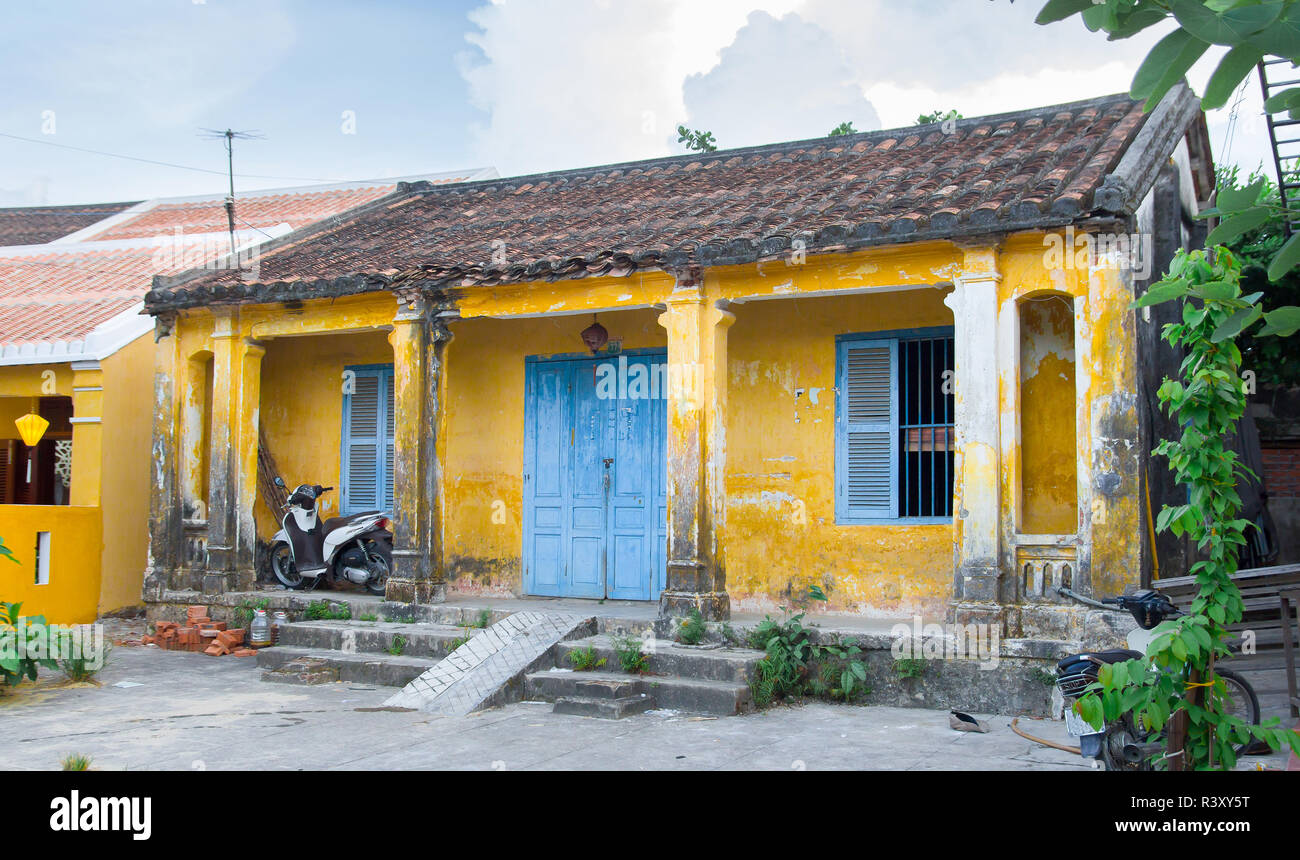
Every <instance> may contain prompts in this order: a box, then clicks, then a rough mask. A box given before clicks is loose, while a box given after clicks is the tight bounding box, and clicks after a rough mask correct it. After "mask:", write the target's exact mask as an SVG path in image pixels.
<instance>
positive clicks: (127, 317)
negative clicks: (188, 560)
mask: <svg viewBox="0 0 1300 860" xmlns="http://www.w3.org/2000/svg"><path fill="white" fill-rule="evenodd" d="M492 175H495V172H494V171H491V170H479V171H467V172H459V173H446V174H430V175H425V176H421V177H412V178H413V179H421V180H423V181H428V182H430V183H433V184H441V183H446V182H456V181H462V180H466V179H474V178H483V177H486V176H492ZM397 187H398V180H384V181H376V182H358V183H342V184H339V185H319V186H312V187H308V188H288V189H274V190H270V191H259V192H253V193H249V194H246V195H241V196H240V198H239V199H238V201H237V204H236V205H237V212H238V216H239V222H240V229H239V230H237V231H234V233H233V234H232V233H231V232H230V231H229V230H228V222H227V215H226V210H225V205H224V203H225V198H224V196H223V195H209V196H201V197H183V198H160V199H154V200H148V201H144V202H141V203H120V204H96V205H86V206H62V207H24V208H17V209H5V210H0V242H3V243H5V244H4V246H2V247H0V538H3V540H4V543H5V545H6V546H7V547H9V549H10V550H11V551H12V552H13V553H14V556H15V558H16V560H17V563H16V564H15V563H10V562H4V563H3V565H2V566H0V599H3V600H6V601H9V602H18V601H21V602H22V603H23V611H24V612H25V613H29V614H43V615H45V616H46V617H47V618H48V619H49V620H50V621H54V622H60V623H81V622H88V621H93V620H95V618H96V617H97V616H98V615H100V614H103V613H108V612H114V611H117V610H122V609H127V608H130V607H136V606H138V605H139V604H140V594H141V585H142V582H143V575H144V569H145V567H146V565H147V561H148V519H149V499H150V488H151V486H152V482H151V480H150V474H151V472H152V470H153V466H152V463H153V460H154V457H153V454H152V452H151V450H150V448H151V443H152V436H151V434H152V429H153V422H152V420H151V410H150V408H149V404H150V403H152V402H153V400H154V393H153V369H154V353H155V346H154V340H153V328H154V327H153V321H152V319H151V318H150V317H148V316H144V315H142V314H141V307H142V302H141V300H142V297H143V295H144V293H145V291H146V290H147V289H148V287H149V284H150V279H151V277H152V276H153V275H154V274H156V273H158V272H173V273H175V272H180V271H184V270H187V269H191V268H195V267H214V266H219V265H224V264H225V263H223V260H225V258H226V256H227V254H228V253H229V251H230V248H231V244H230V243H231V242H232V241H233V242H234V243H235V247H236V248H237V249H238V255H237V256H238V258H239V259H241V260H243V261H244V262H245V263H246V264H247V263H248V261H250V260H253V259H254V249H256V247H257V246H258V244H259V243H261V242H263V241H265V240H266V239H268V238H273V237H275V236H280V235H284V234H285V233H288V232H289V231H290V230H292V229H293V228H294V227H297V226H304V225H308V224H311V223H314V222H316V221H319V220H320V219H322V218H328V217H330V216H332V215H336V214H338V213H340V212H343V211H346V210H348V209H350V208H352V207H355V206H357V205H359V204H362V203H365V202H367V201H370V200H373V199H375V198H378V197H382V196H384V195H387V194H390V193H392V192H393V190H394V189H396V188H397ZM28 414H35V415H38V416H40V417H41V418H42V419H43V420H44V421H46V422H48V426H46V428H45V430H44V433H43V435H42V436H41V438H40V439H39V441H37V440H34V439H33V440H28V441H31V442H32V443H33V444H31V445H28V444H26V443H25V442H24V440H23V439H22V438H21V437H20V433H19V430H18V427H17V425H16V424H15V421H16V420H17V419H19V418H21V417H22V416H24V415H28Z"/></svg>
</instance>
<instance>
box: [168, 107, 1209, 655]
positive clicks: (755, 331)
mask: <svg viewBox="0 0 1300 860" xmlns="http://www.w3.org/2000/svg"><path fill="white" fill-rule="evenodd" d="M1212 187H1213V175H1212V168H1211V165H1210V162H1209V150H1208V145H1207V143H1206V136H1205V126H1204V120H1203V118H1202V115H1201V113H1200V110H1199V105H1198V103H1197V101H1196V100H1195V99H1194V98H1193V97H1192V95H1191V94H1190V93H1189V92H1188V91H1187V90H1186V89H1185V88H1180V89H1178V90H1177V91H1175V92H1173V93H1172V94H1171V95H1170V96H1169V97H1168V98H1167V99H1166V100H1165V101H1164V102H1163V103H1162V104H1161V105H1160V106H1159V107H1158V108H1157V109H1156V110H1154V111H1153V112H1151V113H1149V114H1144V113H1143V112H1142V108H1141V105H1138V104H1135V103H1133V102H1131V101H1130V100H1128V99H1127V98H1125V97H1122V96H1111V97H1105V98H1099V99H1095V100H1092V101H1087V102H1080V103H1074V104H1068V105H1060V106H1053V107H1047V108H1038V109H1034V110H1027V111H1023V112H1019V113H1014V114H1007V115H1002V116H992V117H979V118H974V119H967V120H962V121H960V122H957V123H956V125H955V127H944V126H940V125H932V126H922V127H917V128H908V129H897V130H889V131H880V132H870V133H865V134H857V135H850V136H845V137H835V138H824V139H817V140H810V141H802V142H796V143H787V144H777V145H772V146H762V147H755V148H750V149H740V150H732V151H723V152H714V153H707V154H692V155H684V156H678V157H673V158H664V159H656V160H651V161H643V162H633V163H626V164H617V165H610V166H605V167H597V168H590V169H582V170H571V171H563V172H557V173H549V174H542V175H535V176H523V177H513V178H506V179H494V180H489V181H485V182H473V183H465V184H462V185H457V186H448V187H445V188H436V187H431V186H427V185H421V184H413V185H411V186H409V187H403V188H401V189H399V190H398V191H396V192H395V193H393V194H391V195H388V196H386V197H383V198H381V199H378V200H375V201H374V202H372V203H370V204H367V205H365V206H362V207H359V208H358V209H355V210H353V211H351V212H349V213H347V214H346V215H345V216H344V217H341V218H339V219H336V220H334V221H332V222H330V223H329V224H322V225H319V226H317V227H316V228H313V229H310V230H306V231H298V232H295V233H292V234H289V235H287V236H285V237H283V238H280V239H277V240H275V241H273V242H270V243H268V244H267V245H265V246H264V247H263V248H262V253H261V254H260V255H259V260H258V265H259V272H258V274H257V276H256V277H250V276H246V275H245V276H241V274H240V273H238V272H230V271H226V272H193V273H187V274H183V275H179V276H176V277H162V278H158V279H155V284H154V288H153V289H152V290H151V291H150V292H149V294H148V295H147V297H146V302H145V305H146V310H147V311H148V312H149V313H151V314H153V315H154V316H155V319H156V335H155V336H156V340H157V349H156V354H155V360H156V370H155V377H154V378H155V384H154V394H155V400H154V416H153V421H154V459H155V462H154V464H153V466H154V468H153V471H152V477H153V481H154V484H153V509H152V513H151V516H150V521H151V524H152V533H151V557H150V568H149V573H148V577H147V580H146V585H145V593H146V598H147V599H148V600H151V601H160V602H166V600H167V599H168V594H169V593H171V594H175V593H176V592H177V591H178V590H186V589H189V590H195V589H202V590H205V591H208V592H223V591H237V590H243V589H246V588H248V587H249V586H250V585H251V584H252V583H253V581H254V579H255V577H256V575H257V570H256V568H257V546H258V542H259V540H260V541H265V540H267V539H268V538H269V537H270V536H271V535H272V534H273V533H274V531H275V529H276V528H277V525H276V514H275V513H273V512H272V510H271V508H270V507H269V506H268V505H266V504H263V503H260V502H259V492H258V481H259V470H258V464H259V456H260V457H262V458H263V461H264V462H269V461H273V462H274V463H275V464H276V466H277V468H278V470H279V472H280V474H282V475H283V476H284V478H285V480H286V481H287V482H288V483H289V485H290V486H293V485H295V484H298V483H308V484H323V485H327V486H328V485H333V486H336V487H337V488H338V489H337V492H336V493H334V494H331V495H329V496H327V498H331V499H336V500H337V501H336V502H335V506H334V507H332V508H329V509H326V511H325V513H326V514H327V515H334V514H337V513H339V512H342V513H349V512H353V511H358V510H364V509H367V508H375V507H379V508H383V509H385V510H388V511H390V512H391V514H392V521H393V531H394V570H393V573H392V575H391V577H390V579H389V581H388V585H387V599H388V600H390V601H395V602H401V603H428V602H437V601H440V600H443V599H445V597H446V595H447V592H448V589H455V590H458V591H461V592H469V593H481V594H498V595H504V594H511V595H517V596H537V597H571V598H584V597H585V598H593V599H606V598H608V599H628V600H645V601H658V602H659V606H660V610H661V613H662V614H664V615H679V614H682V613H684V612H687V611H689V610H691V609H699V610H700V611H701V612H702V613H703V614H704V615H705V616H706V617H709V618H725V617H727V616H728V615H729V613H730V611H731V610H732V609H733V608H738V609H740V608H743V609H759V610H761V609H767V608H770V607H772V606H775V605H776V604H778V603H781V602H784V601H786V600H787V599H788V598H789V596H790V595H791V594H798V593H802V592H804V591H805V590H806V589H807V588H808V587H809V586H811V585H817V586H820V587H821V588H822V589H823V590H824V591H825V592H826V593H827V595H828V596H829V604H828V605H829V607H830V608H832V609H836V610H840V611H846V612H855V613H860V614H863V615H882V616H885V615H898V614H906V613H911V612H920V613H926V614H942V613H948V614H950V615H951V616H953V617H955V618H957V619H958V620H962V621H966V620H995V621H997V622H998V623H1001V624H1004V625H1006V627H1007V628H1008V633H1009V634H1010V635H1021V636H1024V635H1044V636H1047V635H1050V636H1056V637H1060V638H1064V637H1065V636H1067V635H1071V634H1074V633H1077V629H1076V627H1077V624H1078V623H1079V620H1078V619H1079V613H1077V612H1074V611H1073V610H1072V608H1071V606H1070V605H1069V604H1068V603H1066V602H1065V601H1064V599H1063V598H1061V597H1059V596H1058V595H1057V594H1056V593H1055V591H1054V588H1055V587H1056V586H1059V585H1068V586H1070V587H1072V588H1073V589H1074V590H1076V591H1077V592H1080V593H1083V594H1085V595H1091V594H1105V593H1110V592H1113V591H1116V590H1118V589H1121V588H1123V587H1124V586H1125V585H1127V584H1130V583H1134V582H1137V581H1138V580H1139V578H1140V577H1141V576H1142V572H1143V569H1144V566H1145V565H1147V564H1148V558H1147V556H1148V555H1149V547H1148V544H1147V541H1148V523H1147V519H1146V516H1147V515H1146V502H1145V491H1146V484H1147V480H1146V477H1145V475H1146V471H1147V468H1148V462H1147V456H1146V454H1145V452H1146V451H1148V450H1149V449H1150V448H1151V447H1152V444H1151V442H1150V439H1149V435H1150V426H1149V419H1148V415H1147V408H1146V403H1147V401H1148V400H1150V398H1151V397H1152V394H1153V390H1154V389H1153V388H1151V387H1150V386H1149V384H1148V383H1147V381H1146V380H1145V379H1144V376H1143V374H1142V373H1141V372H1140V365H1142V364H1143V362H1146V361H1148V359H1149V356H1148V355H1147V354H1146V353H1147V351H1150V350H1151V349H1153V347H1152V346H1151V345H1152V344H1153V343H1154V340H1152V339H1151V338H1150V337H1149V336H1148V335H1147V334H1144V332H1147V331H1149V330H1150V329H1153V328H1154V327H1156V326H1157V325H1158V320H1154V319H1152V320H1149V319H1147V318H1145V317H1140V316H1138V315H1136V314H1135V313H1134V312H1133V311H1132V310H1130V309H1129V303H1130V302H1131V301H1132V300H1133V298H1134V295H1135V292H1136V291H1139V290H1140V289H1142V287H1143V286H1144V284H1145V283H1146V282H1147V281H1149V280H1154V279H1155V278H1158V277H1159V269H1160V267H1161V266H1162V265H1163V263H1164V262H1166V261H1167V260H1168V259H1169V257H1170V256H1171V255H1172V253H1173V251H1174V246H1175V245H1176V244H1177V242H1175V243H1173V244H1171V243H1170V242H1169V241H1168V240H1169V239H1170V237H1176V238H1177V239H1178V241H1181V240H1182V238H1183V235H1184V233H1185V229H1184V226H1183V225H1184V224H1185V223H1189V222H1188V216H1189V215H1190V214H1193V213H1195V212H1196V211H1197V208H1198V207H1199V206H1200V205H1201V203H1202V202H1203V201H1204V200H1205V199H1206V198H1207V197H1208V195H1209V194H1210V192H1211V190H1212ZM1152 254H1155V255H1163V260H1161V259H1153V258H1152V256H1151V255H1152ZM209 368H210V370H208V369H209ZM209 373H210V378H211V384H210V385H207V384H206V383H205V380H206V379H207V374H209ZM205 428H210V429H205ZM266 477H267V475H266V473H265V470H263V475H262V480H263V482H265V480H266ZM1154 501H1155V503H1156V504H1159V499H1155V500H1154ZM196 505H198V506H200V507H204V508H206V510H207V511H208V512H209V516H208V518H207V520H206V522H203V523H194V522H192V521H190V520H187V519H186V518H185V515H184V512H185V511H187V510H189V509H191V508H192V507H194V506H196ZM195 547H202V548H204V551H195ZM173 599H175V598H173Z"/></svg>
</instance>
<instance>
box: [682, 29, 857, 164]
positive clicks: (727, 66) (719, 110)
mask: <svg viewBox="0 0 1300 860" xmlns="http://www.w3.org/2000/svg"><path fill="white" fill-rule="evenodd" d="M683 92H684V95H685V101H686V109H687V113H688V115H689V122H688V125H690V126H691V127H692V128H697V127H698V128H703V129H707V130H709V131H711V132H713V134H714V136H715V137H716V138H717V140H718V142H719V145H721V146H723V147H736V146H751V145H755V144H763V143H771V142H773V141H783V140H802V139H804V138H810V137H818V136H820V135H824V134H826V133H827V132H829V131H830V130H831V129H832V128H835V127H836V126H837V125H839V124H840V123H842V122H846V121H851V122H852V123H853V124H854V127H855V128H857V130H858V131H868V130H871V129H876V128H879V127H880V117H879V116H878V115H877V114H876V109H875V108H874V107H872V105H871V102H870V101H868V100H867V99H866V98H865V97H864V96H863V94H862V88H861V87H860V86H859V85H858V84H857V82H856V75H855V72H854V70H853V69H852V68H851V67H850V66H849V65H848V64H847V63H846V62H845V60H844V57H843V54H842V52H841V50H840V48H839V47H838V46H837V45H836V43H835V40H834V39H833V38H832V37H831V35H830V34H829V33H827V32H826V31H825V30H823V29H822V28H821V27H819V26H817V25H816V24H812V23H809V22H808V21H805V20H803V19H802V18H801V17H799V16H798V15H795V14H791V15H787V16H785V17H783V18H781V19H779V20H778V19H776V18H773V17H772V16H771V15H768V14H767V13H765V12H755V13H754V14H752V15H750V17H749V20H748V23H746V24H745V26H744V27H743V28H741V30H740V31H739V32H738V33H737V34H736V38H735V41H733V42H732V43H731V44H730V45H729V46H727V47H726V48H724V49H723V50H722V53H721V59H720V62H719V63H718V65H716V66H714V67H713V68H712V69H710V70H709V71H708V72H705V73H703V74H699V75H692V76H691V77H689V78H687V79H686V81H685V84H684V85H683Z"/></svg>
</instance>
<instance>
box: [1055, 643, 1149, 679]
mask: <svg viewBox="0 0 1300 860" xmlns="http://www.w3.org/2000/svg"><path fill="white" fill-rule="evenodd" d="M1143 656H1145V655H1144V654H1143V653H1142V652H1141V651H1133V650H1131V649H1129V648H1111V649H1108V650H1106V651H1084V652H1083V653H1081V654H1071V655H1070V656H1069V657H1066V658H1065V659H1064V660H1062V661H1061V662H1059V663H1057V664H1056V668H1057V671H1058V672H1062V673H1065V674H1072V673H1074V672H1079V671H1082V669H1083V667H1084V666H1086V665H1088V664H1093V665H1095V664H1097V663H1123V662H1124V661H1125V660H1139V659H1141V658H1142V657H1143Z"/></svg>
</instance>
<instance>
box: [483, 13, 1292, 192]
mask: <svg viewBox="0 0 1300 860" xmlns="http://www.w3.org/2000/svg"><path fill="white" fill-rule="evenodd" d="M1041 5H1042V4H1041V3H1040V2H1036V0H1035V2H1020V3H1015V4H1011V3H1007V2H1004V0H997V2H987V0H908V2H906V3H902V2H898V0H757V2H756V0H711V2H707V3H702V2H691V0H641V2H637V3H624V2H615V0H559V2H542V0H494V2H492V3H491V4H489V5H486V6H484V7H481V8H480V9H478V10H476V11H475V12H473V13H472V14H471V18H472V20H473V21H474V23H475V24H477V25H478V26H479V28H480V30H479V32H477V33H473V34H470V36H469V37H468V38H469V40H470V41H471V42H472V43H473V44H474V45H476V46H477V47H478V49H479V52H475V53H476V55H475V56H468V55H467V58H466V60H465V62H464V63H463V66H462V69H463V71H462V73H463V75H464V77H465V78H466V80H467V81H468V82H469V84H470V90H471V94H472V98H473V100H474V103H475V104H476V105H477V106H478V107H480V108H481V109H482V110H484V111H485V112H486V113H487V114H488V118H487V120H486V122H485V123H483V124H482V126H481V127H479V128H475V129H472V130H471V133H472V134H473V135H474V136H475V144H476V149H477V151H478V152H479V153H481V156H480V158H479V159H478V160H480V161H482V162H484V163H492V164H495V165H496V166H497V167H498V168H499V169H500V170H501V171H502V172H503V173H504V174H507V175H509V174H517V173H522V172H531V171H541V170H553V169H561V168H566V167H580V166H586V165H594V164H602V163H609V162H614V161H623V160H630V159H637V158H650V157H655V156H660V155H668V154H672V153H678V152H681V151H683V150H682V147H681V146H680V145H679V144H677V143H676V135H675V133H674V131H673V129H674V128H675V126H676V125H677V123H679V122H685V123H686V124H688V125H691V126H692V127H696V128H704V129H707V130H710V131H712V132H713V133H714V134H715V135H716V137H717V139H718V141H719V143H720V144H721V145H722V146H724V147H730V146H743V145H748V144H758V143H769V142H775V141H782V140H792V139H798V138H805V137H813V136H816V135H819V134H824V133H826V132H827V131H829V130H830V129H831V128H832V127H834V126H835V125H837V124H839V123H840V122H842V121H844V120H848V119H851V120H853V122H854V124H855V125H856V127H857V128H858V129H861V130H866V129H869V128H873V127H878V125H883V126H884V127H894V126H900V125H910V124H911V123H912V122H914V121H915V119H916V116H917V115H918V114H920V113H925V112H929V111H932V110H948V109H950V108H956V109H957V110H959V111H961V112H962V113H963V114H964V115H966V116H977V115H980V114H987V113H1001V112H1006V111H1016V110H1023V109H1026V108H1032V107H1039V106H1042V105H1049V104H1059V103H1062V102H1068V101H1075V100H1078V99H1087V98H1093V97H1096V96H1101V95H1107V94H1110V93H1116V92H1124V91H1126V90H1127V89H1128V86H1129V84H1130V82H1131V81H1132V77H1133V73H1134V72H1135V71H1136V69H1137V67H1138V65H1139V64H1140V63H1141V61H1142V59H1143V57H1145V56H1146V53H1147V51H1148V50H1149V49H1150V47H1151V46H1152V45H1153V44H1154V43H1155V42H1156V41H1157V40H1158V39H1159V38H1160V37H1161V36H1163V34H1164V33H1165V32H1167V30H1168V29H1169V27H1168V26H1161V27H1155V28H1152V29H1150V30H1148V31H1146V32H1143V33H1141V34H1139V35H1138V36H1137V37H1135V38H1132V39H1127V40H1122V41H1119V42H1110V41H1107V39H1106V38H1105V36H1104V34H1101V33H1091V32H1089V31H1088V30H1087V29H1085V28H1084V27H1083V25H1082V24H1081V23H1080V22H1079V20H1078V19H1077V18H1073V19H1070V20H1067V21H1063V22H1060V23H1057V24H1052V25H1049V26H1045V27H1044V26H1039V25H1037V24H1035V23H1034V22H1033V18H1034V16H1035V14H1036V13H1037V11H1038V9H1039V7H1040V6H1041ZM762 13H766V14H762ZM1218 56H1219V53H1216V52H1211V54H1210V55H1208V56H1207V57H1206V58H1205V59H1204V60H1203V61H1202V62H1201V63H1199V64H1197V66H1196V68H1194V69H1193V70H1192V74H1191V75H1190V79H1191V81H1192V84H1193V86H1194V87H1200V86H1203V85H1204V82H1205V80H1206V79H1207V78H1208V77H1209V74H1210V72H1211V71H1213V68H1214V65H1215V64H1216V63H1217V59H1218ZM1247 90H1248V92H1247V94H1246V98H1245V100H1244V102H1243V104H1242V106H1241V108H1240V109H1239V112H1238V121H1237V124H1236V129H1235V132H1234V133H1233V135H1232V137H1231V140H1232V149H1231V153H1230V154H1231V157H1232V159H1233V160H1234V161H1237V162H1239V163H1242V164H1243V165H1246V166H1247V167H1253V166H1255V164H1256V163H1258V162H1259V161H1260V160H1265V162H1266V164H1267V159H1268V157H1269V156H1268V148H1267V132H1266V129H1265V126H1264V123H1263V118H1262V116H1261V115H1260V106H1259V97H1258V93H1257V90H1258V87H1257V85H1255V84H1253V83H1252V84H1251V85H1249V86H1248V87H1247ZM1228 115H1229V112H1228V111H1227V110H1221V111H1215V112H1212V113H1211V115H1210V117H1209V124H1210V131H1211V137H1212V140H1213V143H1214V146H1215V147H1216V154H1217V149H1218V148H1219V147H1221V146H1222V145H1223V143H1224V141H1225V140H1227V139H1228V136H1227V122H1228ZM877 117H878V120H879V123H877Z"/></svg>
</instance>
